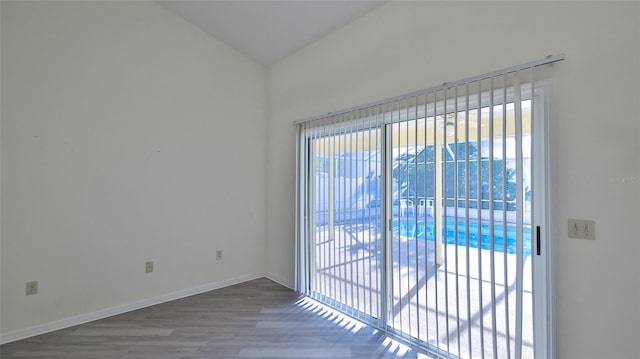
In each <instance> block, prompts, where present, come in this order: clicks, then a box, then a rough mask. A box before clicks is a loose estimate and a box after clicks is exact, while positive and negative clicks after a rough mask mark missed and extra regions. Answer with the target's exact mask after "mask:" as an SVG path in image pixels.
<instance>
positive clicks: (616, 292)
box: [267, 2, 640, 358]
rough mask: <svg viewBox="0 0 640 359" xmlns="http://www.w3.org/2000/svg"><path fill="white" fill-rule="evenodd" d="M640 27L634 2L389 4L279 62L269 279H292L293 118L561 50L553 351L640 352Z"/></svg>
mask: <svg viewBox="0 0 640 359" xmlns="http://www.w3.org/2000/svg"><path fill="white" fill-rule="evenodd" d="M639 24H640V4H639V3H637V2H635V3H633V2H628V3H612V2H606V3H586V2H585V3H550V2H542V3H535V4H533V3H505V2H473V3H462V2H453V3H445V2H399V3H398V2H393V3H389V4H386V5H383V6H382V7H380V8H377V9H376V10H374V11H372V12H370V13H369V14H367V15H365V16H363V17H361V18H360V19H358V20H356V21H355V22H353V23H351V24H349V25H347V26H346V27H344V28H342V29H340V30H339V31H337V32H335V33H333V34H330V35H329V36H327V37H325V38H323V39H321V40H319V41H317V42H316V43H314V44H313V45H311V46H309V47H307V48H305V49H303V50H301V51H299V52H298V53H296V54H294V55H292V56H290V57H289V58H287V59H285V60H283V61H281V62H279V63H277V64H276V65H274V66H272V67H271V68H269V71H268V75H269V77H268V85H269V90H268V94H269V117H268V121H269V126H268V148H269V154H268V163H269V167H268V194H267V203H268V208H269V212H268V216H267V233H268V254H269V257H268V271H269V272H270V273H273V274H274V275H276V276H279V277H281V278H285V279H286V280H287V281H289V282H291V281H293V266H294V254H293V252H294V221H293V218H294V211H293V206H294V194H293V192H292V188H294V139H295V137H294V128H293V126H292V125H291V124H292V122H293V121H295V120H300V119H304V118H306V117H311V116H315V115H320V114H323V113H327V112H329V111H335V110H340V109H344V108H348V107H352V106H355V105H359V104H365V103H369V102H372V101H375V100H379V99H384V98H388V97H391V96H395V95H400V94H403V93H407V92H410V91H414V90H418V89H422V88H426V87H430V86H434V85H438V84H441V83H443V82H445V81H453V80H457V79H462V78H465V77H468V76H472V75H476V74H480V73H484V72H488V71H492V70H497V69H500V68H503V67H507V66H511V65H515V64H519V63H523V62H527V61H530V60H534V59H538V58H540V57H543V56H545V55H547V54H557V53H562V52H564V53H566V58H567V59H566V60H565V61H564V62H562V63H559V64H557V65H555V66H556V67H555V69H554V71H555V88H554V90H555V94H554V108H553V111H552V114H551V117H552V118H551V122H552V123H551V129H550V130H551V142H552V143H551V144H552V163H551V166H552V173H551V183H552V185H553V190H552V191H553V192H552V196H551V197H552V203H551V207H552V211H553V223H552V225H553V244H554V251H555V266H556V272H555V275H556V278H555V282H554V288H555V301H556V310H557V323H556V330H557V331H556V339H557V354H558V358H603V357H604V358H638V357H640V344H639V343H640V329H639V327H640V310H639V309H638V308H639V306H638V305H639V303H640V280H639V278H640V269H639V267H638V266H639V264H638V263H639V259H640V250H639V249H640V248H639V244H638V243H640V240H639V238H640V237H639V235H638V230H637V226H638V224H637V223H638V221H639V220H640V141H639V140H638V138H640V120H639V118H640V108H639V107H638V102H639V101H638V99H639V96H640V71H638V65H639V64H640V28H639V26H640V25H639ZM625 178H626V180H624V179H625ZM567 218H586V219H594V220H595V221H596V232H597V234H596V235H597V239H596V241H593V242H591V241H584V240H574V239H568V238H567V233H566V231H567V225H566V221H567Z"/></svg>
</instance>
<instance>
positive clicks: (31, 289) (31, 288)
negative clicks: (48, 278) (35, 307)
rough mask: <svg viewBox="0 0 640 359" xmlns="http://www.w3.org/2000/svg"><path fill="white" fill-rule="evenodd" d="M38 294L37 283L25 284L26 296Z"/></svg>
mask: <svg viewBox="0 0 640 359" xmlns="http://www.w3.org/2000/svg"><path fill="white" fill-rule="evenodd" d="M33 294H38V281H37V280H36V281H33V282H27V295H33Z"/></svg>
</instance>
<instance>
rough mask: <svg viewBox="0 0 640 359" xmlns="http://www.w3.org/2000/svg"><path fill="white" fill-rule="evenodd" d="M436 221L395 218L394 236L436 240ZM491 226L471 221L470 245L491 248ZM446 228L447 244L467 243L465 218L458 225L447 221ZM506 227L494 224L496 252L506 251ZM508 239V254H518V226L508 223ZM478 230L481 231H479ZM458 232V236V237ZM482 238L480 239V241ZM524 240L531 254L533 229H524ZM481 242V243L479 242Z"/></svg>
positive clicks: (526, 252) (525, 247)
mask: <svg viewBox="0 0 640 359" xmlns="http://www.w3.org/2000/svg"><path fill="white" fill-rule="evenodd" d="M433 227H434V222H433V221H427V222H426V225H425V221H418V222H417V223H416V222H415V221H403V220H402V219H394V220H393V234H394V236H398V235H399V236H403V237H411V238H417V239H419V240H425V239H426V240H429V241H433V240H434V233H433ZM442 227H443V228H442V229H441V230H442V233H444V227H445V224H444V222H443V223H442ZM491 227H492V226H490V225H489V224H482V225H480V229H478V223H477V222H470V223H469V247H471V248H478V247H479V244H480V247H481V248H482V249H491V241H490V236H489V234H490V230H491ZM446 230H447V244H456V239H457V244H458V245H460V246H466V245H467V224H466V222H465V221H464V220H460V219H459V220H458V223H457V226H456V222H455V221H453V220H447V221H446ZM504 230H505V227H504V226H503V225H493V242H494V250H495V251H496V252H501V253H502V252H504V241H505V233H504ZM506 230H507V233H506V239H507V253H508V254H516V227H515V226H510V225H507V227H506ZM478 231H479V232H480V233H478ZM456 234H457V238H456ZM478 238H480V241H478ZM523 240H524V246H523V249H524V255H525V256H530V255H531V229H530V228H524V229H523ZM478 242H480V243H478Z"/></svg>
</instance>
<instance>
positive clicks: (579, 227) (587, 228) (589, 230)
mask: <svg viewBox="0 0 640 359" xmlns="http://www.w3.org/2000/svg"><path fill="white" fill-rule="evenodd" d="M567 231H568V234H569V238H577V239H590V240H595V239H596V221H592V220H586V219H572V218H569V221H568V227H567Z"/></svg>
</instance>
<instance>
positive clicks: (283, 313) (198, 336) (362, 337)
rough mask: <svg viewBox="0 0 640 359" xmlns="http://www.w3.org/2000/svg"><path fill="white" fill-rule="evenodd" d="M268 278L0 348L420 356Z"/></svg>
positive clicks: (9, 355)
mask: <svg viewBox="0 0 640 359" xmlns="http://www.w3.org/2000/svg"><path fill="white" fill-rule="evenodd" d="M417 357H424V356H423V355H422V354H420V353H418V352H416V351H414V350H411V349H409V350H406V349H404V350H399V349H398V346H397V345H392V344H389V341H388V340H387V339H386V338H385V336H384V334H383V333H381V332H380V331H377V330H375V329H373V328H371V327H368V326H366V325H362V324H357V325H354V324H352V323H348V320H345V319H344V317H342V316H339V315H336V314H335V313H331V312H330V311H327V310H326V309H323V308H322V307H317V306H313V305H309V303H302V302H301V301H300V297H299V295H298V294H296V293H295V292H293V291H291V290H289V289H288V288H285V287H283V286H281V285H279V284H276V283H274V282H272V281H270V280H268V279H266V278H261V279H257V280H253V281H249V282H246V283H241V284H238V285H234V286H230V287H226V288H222V289H218V290H215V291H211V292H207V293H203V294H199V295H195V296H192V297H187V298H183V299H180V300H176V301H172V302H168V303H164V304H159V305H156V306H153V307H148V308H144V309H140V310H136V311H132V312H129V313H125V314H121V315H117V316H113V317H109V318H105V319H101V320H98V321H95V322H91V323H86V324H82V325H79V326H76V327H72V328H66V329H62V330H59V331H55V332H51V333H48V334H44V335H39V336H36V337H32V338H28V339H23V340H20V341H17V342H13V343H9V344H5V345H2V346H0V358H2V359H23V358H47V359H49V358H51V359H56V358H60V359H63V358H64V359H76V358H83V359H93V358H95V359H103V358H105V359H106V358H109V359H114V358H115V359H120V358H121V359H151V358H153V359H159V358H185V359H203V358H221V359H224V358H363V359H370V358H407V359H409V358H417Z"/></svg>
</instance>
